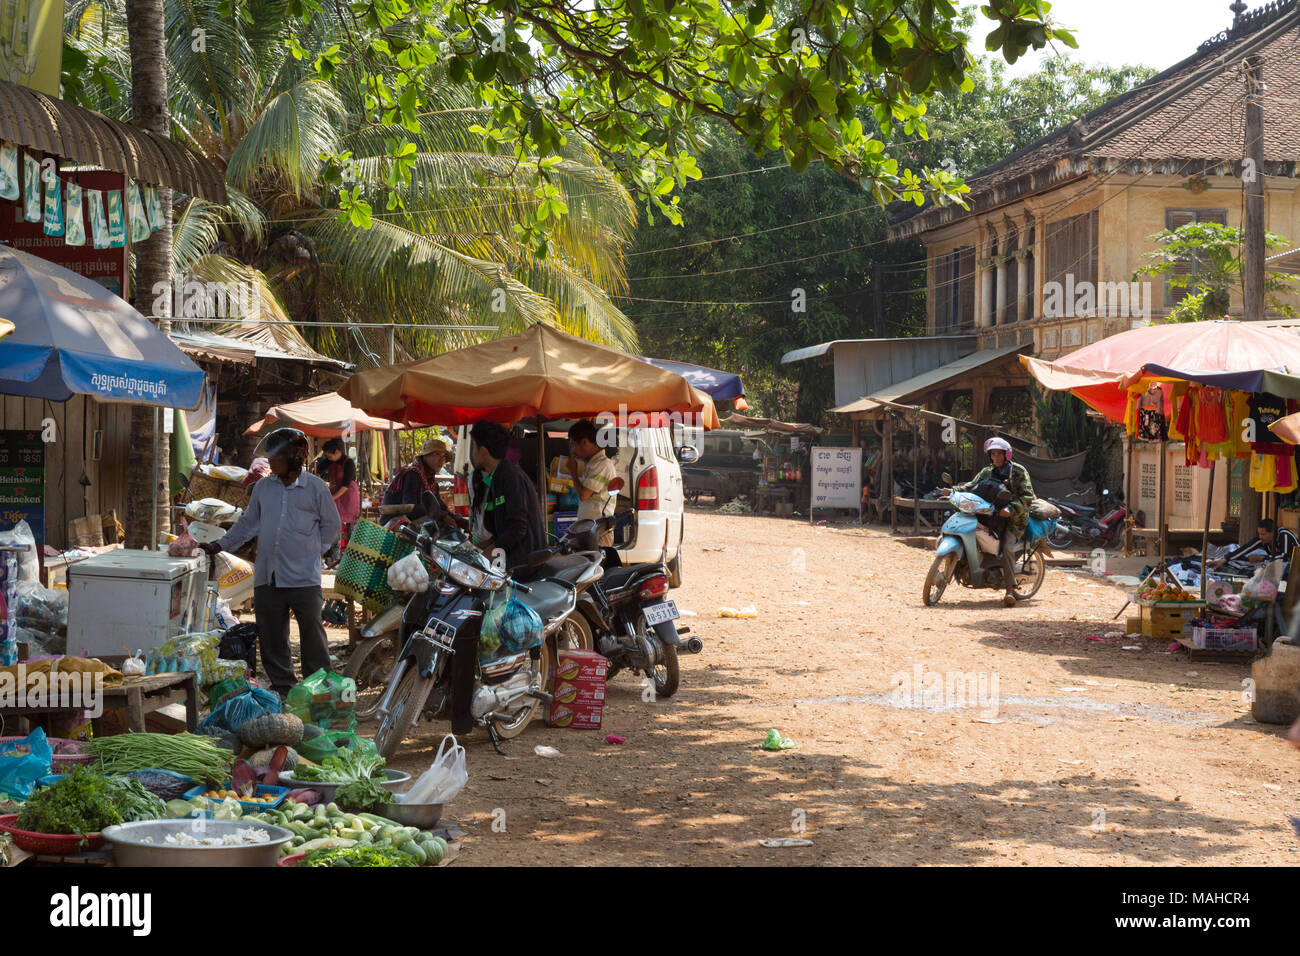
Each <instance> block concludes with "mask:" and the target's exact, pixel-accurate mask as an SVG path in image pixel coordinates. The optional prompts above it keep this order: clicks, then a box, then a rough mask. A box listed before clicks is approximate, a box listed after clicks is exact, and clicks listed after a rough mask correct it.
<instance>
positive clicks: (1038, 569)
mask: <svg viewBox="0 0 1300 956" xmlns="http://www.w3.org/2000/svg"><path fill="white" fill-rule="evenodd" d="M1045 577H1047V561H1045V560H1044V559H1043V550H1042V548H1034V550H1033V551H1030V552H1029V554H1028V555H1026V556H1025V558H1024V560H1022V561H1021V563H1020V569H1019V570H1017V571H1016V587H1015V590H1014V591H1012V592H1011V593H1012V594H1014V595H1015V596H1016V600H1017V601H1027V600H1029V599H1030V598H1031V597H1033V596H1034V595H1035V594H1037V593H1038V589H1039V588H1041V587H1042V586H1043V579H1044V578H1045Z"/></svg>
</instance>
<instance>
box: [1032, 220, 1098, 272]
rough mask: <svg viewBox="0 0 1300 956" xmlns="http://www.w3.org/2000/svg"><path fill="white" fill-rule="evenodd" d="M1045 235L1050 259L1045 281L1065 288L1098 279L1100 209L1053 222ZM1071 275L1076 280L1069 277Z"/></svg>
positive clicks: (1046, 250)
mask: <svg viewBox="0 0 1300 956" xmlns="http://www.w3.org/2000/svg"><path fill="white" fill-rule="evenodd" d="M1045 231H1046V235H1044V237H1043V239H1044V246H1045V247H1046V248H1045V255H1046V260H1045V262H1044V265H1045V268H1044V270H1043V282H1044V283H1048V282H1059V283H1061V286H1062V288H1063V289H1069V288H1073V287H1077V286H1078V284H1079V283H1080V282H1093V283H1095V282H1096V281H1097V263H1098V255H1097V210H1095V209H1094V210H1093V211H1092V212H1085V213H1082V214H1080V215H1078V216H1070V217H1069V218H1068V219H1058V220H1056V221H1055V222H1049V223H1048V224H1047V227H1046V230H1045ZM1069 276H1073V277H1074V281H1073V282H1070V281H1068V278H1067V277H1069Z"/></svg>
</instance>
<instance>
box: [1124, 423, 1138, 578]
mask: <svg viewBox="0 0 1300 956" xmlns="http://www.w3.org/2000/svg"><path fill="white" fill-rule="evenodd" d="M1135 435H1136V433H1134V435H1129V436H1128V468H1127V469H1126V470H1125V472H1124V479H1125V480H1124V504H1125V506H1126V507H1127V508H1128V518H1126V519H1125V521H1124V557H1126V558H1128V557H1132V555H1133V527H1134V525H1135V524H1136V515H1137V503H1136V500H1135V499H1134V497H1133V446H1134V445H1135V444H1136V441H1135Z"/></svg>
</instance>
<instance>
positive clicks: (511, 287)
mask: <svg viewBox="0 0 1300 956" xmlns="http://www.w3.org/2000/svg"><path fill="white" fill-rule="evenodd" d="M123 2H124V0H76V2H73V3H70V4H69V10H68V18H69V23H68V30H67V31H66V32H67V34H68V36H69V41H70V42H71V43H72V44H73V45H75V46H77V47H78V48H80V49H82V50H83V51H84V52H86V53H87V54H88V56H90V57H91V58H92V60H97V59H98V58H100V57H103V58H104V59H103V61H102V64H101V65H102V67H103V69H104V70H105V71H107V72H110V73H113V74H115V75H117V76H118V77H119V82H120V83H122V84H123V85H126V84H128V83H129V79H128V78H127V77H126V76H125V73H124V71H123V69H122V64H121V62H120V58H115V56H114V55H113V53H112V52H111V51H112V48H113V46H114V36H113V32H114V29H115V27H114V23H115V22H117V18H116V16H115V13H116V11H117V10H118V9H119V8H120V6H121V4H122V3H123ZM160 2H162V3H163V5H164V7H165V8H166V16H167V20H166V23H167V29H166V35H167V37H168V48H167V72H168V81H169V83H168V88H169V91H170V97H171V129H172V135H173V136H174V137H176V138H178V139H181V140H183V141H185V142H187V143H189V144H190V145H192V146H193V147H195V148H196V149H197V150H199V151H200V152H202V153H203V154H205V155H206V156H208V157H209V158H210V159H212V160H213V161H214V162H217V163H219V164H220V165H222V166H223V167H224V168H225V170H226V181H227V188H228V191H229V194H230V204H229V206H228V207H224V208H219V207H214V206H212V205H211V204H208V203H204V202H202V201H200V200H194V199H191V200H188V201H187V202H186V203H185V204H184V205H183V207H178V210H179V211H178V214H177V218H178V228H177V235H176V242H175V243H174V246H173V250H174V265H175V268H176V269H177V271H178V272H180V273H187V274H192V275H196V276H200V277H204V278H207V277H211V276H212V275H215V274H222V275H231V274H233V273H234V272H238V273H240V274H243V275H244V276H245V277H247V278H248V279H249V281H253V282H256V283H259V284H261V285H263V286H264V288H265V292H266V294H264V295H263V296H261V299H262V301H263V302H264V303H266V309H267V310H268V314H269V315H271V316H274V315H276V314H279V315H283V316H287V317H288V318H289V319H290V320H298V321H310V320H318V321H342V322H356V323H368V322H403V323H411V324H412V328H411V329H410V330H409V331H408V330H403V331H402V334H401V335H400V336H399V342H400V345H401V346H402V347H403V349H404V351H406V352H408V353H410V354H427V353H434V352H438V351H442V350H445V349H447V348H454V347H457V346H459V345H464V344H469V343H470V342H474V341H480V340H481V339H482V338H483V334H482V333H476V332H472V331H469V330H466V331H464V332H460V331H450V332H434V331H431V330H428V329H421V328H420V327H419V325H417V323H419V324H429V323H439V324H444V325H450V326H471V325H477V326H482V325H491V326H496V327H497V333H496V334H511V333H514V332H517V331H520V330H521V329H523V328H525V327H526V326H528V325H530V324H532V323H534V322H550V323H553V324H555V325H557V326H559V327H561V328H564V329H566V330H567V331H570V332H573V333H575V334H578V335H582V336H584V337H587V338H591V339H595V340H598V341H604V342H607V343H611V344H615V345H619V346H623V347H626V348H633V347H634V346H635V342H636V337H635V331H634V329H633V327H632V324H631V323H630V322H629V320H628V319H627V318H626V317H625V316H624V315H623V313H622V312H621V311H620V310H619V309H618V308H616V307H615V306H614V304H613V302H612V301H611V300H610V297H609V293H610V292H622V291H625V290H626V284H625V278H624V271H623V249H624V246H625V245H626V243H627V240H628V238H629V236H630V233H631V230H632V227H633V226H634V224H635V215H636V213H635V207H634V205H633V203H632V200H631V198H630V197H629V196H628V194H627V192H626V191H625V190H624V189H623V188H622V187H621V186H620V185H619V184H618V182H617V181H616V180H615V178H614V177H613V175H612V174H611V173H610V172H609V171H608V170H606V169H605V168H604V167H603V166H601V165H600V163H599V161H598V159H597V157H596V155H595V152H594V151H593V150H592V149H590V148H589V147H588V146H586V144H583V143H579V142H571V143H570V144H569V146H568V147H567V149H566V152H565V154H564V155H563V157H562V159H561V161H560V163H559V164H558V165H557V166H555V167H554V168H553V169H549V170H547V171H546V176H548V177H549V179H550V185H551V187H552V188H553V197H554V198H555V199H556V200H558V201H560V202H562V203H564V204H565V205H566V206H567V208H568V211H569V213H568V215H567V216H565V217H564V218H563V220H562V221H561V222H560V224H559V225H558V226H557V227H556V229H555V230H554V233H553V235H552V236H551V238H550V244H549V249H548V252H547V254H546V255H545V257H544V258H543V257H540V256H538V255H537V254H536V253H535V251H534V249H533V248H532V246H531V244H530V243H528V242H526V241H523V240H521V239H520V237H519V235H518V234H517V230H516V227H517V226H520V225H521V224H522V223H523V222H524V221H525V219H526V218H527V216H528V214H529V213H530V211H531V210H532V209H533V208H534V207H535V205H536V204H537V202H538V201H539V200H538V199H537V197H536V195H535V193H534V190H533V188H532V186H533V177H534V176H536V175H537V174H538V162H537V159H536V158H535V157H523V158H522V159H519V160H516V159H515V158H514V157H513V156H509V157H506V156H493V155H489V154H488V153H487V152H486V151H485V150H484V149H483V137H482V136H481V135H480V134H479V133H476V132H473V131H472V127H474V126H475V124H476V123H479V122H483V121H485V119H486V117H487V112H486V111H485V110H484V109H483V108H482V107H481V106H479V105H476V104H475V103H473V102H472V101H470V100H469V99H468V98H466V96H465V94H463V93H462V92H461V91H460V89H459V88H458V87H456V86H455V85H454V84H450V83H449V84H447V86H446V92H445V93H444V94H443V99H442V100H441V101H440V102H438V103H434V104H430V105H429V108H428V109H427V110H426V112H425V113H424V114H423V115H422V116H421V117H420V128H419V131H418V132H416V133H414V134H413V133H411V132H409V131H406V130H403V129H398V128H395V127H390V126H386V125H384V124H383V123H382V122H378V121H377V119H376V118H375V117H373V116H368V115H367V110H366V103H365V91H364V90H362V89H361V88H360V82H361V81H360V79H359V72H358V71H354V70H352V69H351V68H350V67H349V66H348V65H347V64H346V63H345V64H344V65H343V66H342V67H340V69H339V70H338V72H337V73H336V74H335V75H334V76H333V78H332V79H331V81H330V82H328V83H327V82H324V81H322V80H321V79H320V78H318V77H317V76H316V74H315V72H314V70H313V69H312V66H311V64H312V62H313V60H314V59H315V56H316V55H317V54H318V53H319V52H321V51H324V50H326V49H328V48H329V47H330V46H331V45H334V44H340V45H346V44H348V43H349V42H351V38H350V37H349V34H348V29H355V24H352V23H349V24H347V25H346V28H345V24H344V23H343V22H342V21H341V20H340V19H339V18H338V15H337V13H336V12H334V11H333V10H332V9H330V10H326V11H324V12H322V13H320V14H319V15H317V17H316V18H315V19H313V20H312V21H311V22H310V23H309V24H307V25H306V26H305V27H302V28H300V29H296V30H294V29H291V28H290V27H289V26H288V25H287V24H288V22H289V20H290V19H291V18H289V17H288V16H287V15H286V13H287V7H288V3H287V0H250V2H248V3H244V4H240V5H239V7H240V8H241V9H242V10H243V11H244V13H245V14H246V16H245V17H243V18H236V19H233V20H232V19H231V18H229V17H222V16H220V15H219V14H218V12H217V7H218V3H217V0H160ZM195 31H201V33H196V32H195ZM291 38H292V39H293V41H294V42H295V43H296V44H297V45H298V46H299V47H301V48H302V49H303V50H305V51H306V55H305V56H304V57H303V58H302V59H301V60H299V59H295V58H294V56H293V55H292V54H291V53H290V50H289V41H290V39H291ZM200 40H201V42H200ZM86 95H87V96H88V97H89V98H91V100H92V101H91V102H89V103H88V104H87V105H91V106H92V107H93V108H96V109H100V110H101V111H104V112H109V113H112V112H113V111H114V109H115V104H114V102H113V97H111V96H110V95H108V94H107V92H105V93H104V95H102V96H100V97H98V100H97V101H96V100H95V91H94V90H93V89H90V90H88V91H87V94H86ZM393 137H406V138H408V139H409V140H411V141H412V142H413V143H414V146H415V152H414V153H413V154H412V155H411V156H409V157H408V159H409V161H410V162H411V164H412V174H413V175H412V178H411V183H410V186H409V187H408V188H407V189H406V190H405V191H404V193H403V194H402V199H403V202H404V208H400V209H385V210H383V211H382V212H376V213H375V214H374V217H373V220H372V222H371V224H370V227H369V228H361V227H359V226H358V225H355V224H353V223H352V222H350V221H348V220H346V219H342V218H341V217H340V216H339V213H338V209H337V205H338V204H337V201H336V194H335V193H334V188H335V187H334V186H332V185H331V184H330V183H331V179H332V178H334V177H336V176H337V175H338V174H339V173H340V172H342V173H343V175H344V180H345V181H344V185H345V186H349V182H348V180H352V181H354V182H355V183H356V185H359V186H360V187H361V190H362V194H363V195H364V196H365V197H366V198H368V199H369V200H370V201H371V202H372V203H375V202H377V201H378V196H379V194H380V192H381V188H382V184H383V182H384V181H385V179H386V178H387V177H388V175H389V173H390V161H389V160H388V158H387V156H386V153H387V150H386V145H385V141H386V140H387V139H389V138H393ZM341 151H346V152H348V153H350V154H351V156H352V157H353V160H354V162H353V163H350V164H349V165H348V166H347V167H345V169H344V170H342V171H339V170H331V169H327V168H326V167H325V166H324V164H323V162H322V159H321V157H322V155H323V154H328V153H336V152H341ZM348 332H349V330H344V329H317V330H313V331H312V333H311V334H309V335H308V336H307V337H308V338H309V339H311V341H312V344H313V345H314V346H315V347H316V348H318V349H320V350H321V351H323V352H326V353H327V354H331V355H335V356H337V357H340V358H347V359H349V360H353V361H358V362H359V363H361V364H368V356H371V358H370V359H369V361H373V353H372V347H371V346H367V344H366V343H365V342H363V341H358V339H357V336H356V332H355V330H351V333H352V334H351V336H349V334H348Z"/></svg>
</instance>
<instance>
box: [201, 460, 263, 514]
mask: <svg viewBox="0 0 1300 956" xmlns="http://www.w3.org/2000/svg"><path fill="white" fill-rule="evenodd" d="M188 487H189V492H190V497H191V498H192V499H193V500H194V501H198V500H200V499H201V498H220V499H221V500H222V501H224V502H226V503H227V504H231V505H234V506H235V507H236V508H247V507H248V499H249V498H250V497H251V496H252V493H253V486H252V485H249V486H248V487H247V488H245V487H244V486H243V485H242V484H240V483H239V482H237V481H226V480H225V479H224V478H214V477H212V476H211V475H205V474H204V473H203V472H201V471H199V469H197V468H195V469H194V471H192V472H190V483H189V486H188Z"/></svg>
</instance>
